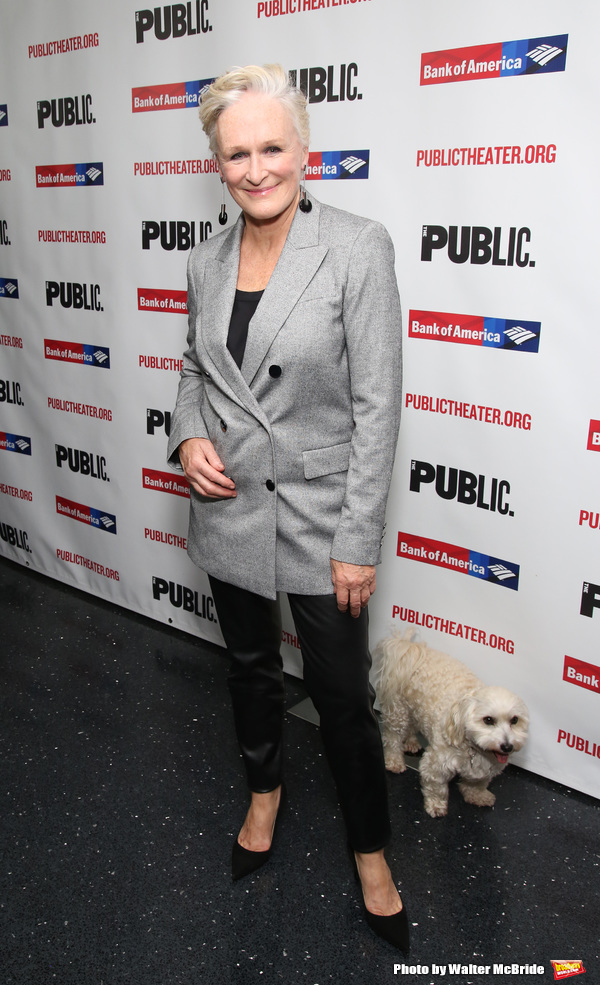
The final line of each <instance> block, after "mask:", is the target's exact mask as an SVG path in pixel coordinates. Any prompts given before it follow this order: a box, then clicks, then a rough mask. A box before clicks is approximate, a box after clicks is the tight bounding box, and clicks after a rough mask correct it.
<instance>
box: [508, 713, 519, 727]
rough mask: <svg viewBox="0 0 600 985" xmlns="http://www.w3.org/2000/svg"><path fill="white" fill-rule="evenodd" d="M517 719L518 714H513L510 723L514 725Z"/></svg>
mask: <svg viewBox="0 0 600 985" xmlns="http://www.w3.org/2000/svg"><path fill="white" fill-rule="evenodd" d="M518 721H519V718H518V715H513V717H512V718H511V720H510V724H511V725H516V724H517V722H518Z"/></svg>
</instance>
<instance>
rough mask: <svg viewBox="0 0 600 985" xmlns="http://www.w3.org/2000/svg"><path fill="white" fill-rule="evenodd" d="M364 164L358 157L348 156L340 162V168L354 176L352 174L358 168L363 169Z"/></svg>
mask: <svg viewBox="0 0 600 985" xmlns="http://www.w3.org/2000/svg"><path fill="white" fill-rule="evenodd" d="M366 163H367V162H366V161H363V160H362V158H360V157H353V156H350V157H346V158H344V160H343V161H340V167H342V168H344V169H345V170H346V171H349V172H350V174H354V172H355V171H358V169H359V168H364V166H365V164H366Z"/></svg>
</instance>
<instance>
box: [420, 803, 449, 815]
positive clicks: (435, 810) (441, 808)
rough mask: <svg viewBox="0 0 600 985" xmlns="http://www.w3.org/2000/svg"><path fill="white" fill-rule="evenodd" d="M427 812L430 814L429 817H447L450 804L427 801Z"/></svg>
mask: <svg viewBox="0 0 600 985" xmlns="http://www.w3.org/2000/svg"><path fill="white" fill-rule="evenodd" d="M425 810H426V811H427V813H428V814H429V817H446V814H447V813H448V804H442V803H440V801H439V800H426V801H425Z"/></svg>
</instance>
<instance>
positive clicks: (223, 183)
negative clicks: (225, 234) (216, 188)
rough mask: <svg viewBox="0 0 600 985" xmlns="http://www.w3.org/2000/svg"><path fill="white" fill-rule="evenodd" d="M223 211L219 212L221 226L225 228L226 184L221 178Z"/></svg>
mask: <svg viewBox="0 0 600 985" xmlns="http://www.w3.org/2000/svg"><path fill="white" fill-rule="evenodd" d="M221 197H222V201H221V211H220V212H219V225H221V226H224V225H225V223H226V222H227V212H226V211H225V182H224V180H223V178H221Z"/></svg>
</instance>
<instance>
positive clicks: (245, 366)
mask: <svg viewBox="0 0 600 985" xmlns="http://www.w3.org/2000/svg"><path fill="white" fill-rule="evenodd" d="M319 212H320V209H319V204H318V202H315V201H314V199H313V207H312V209H311V211H310V212H308V213H305V212H300V210H297V212H296V215H295V216H294V220H293V222H292V225H291V227H290V231H289V233H288V237H287V240H286V242H285V245H284V247H283V250H282V251H281V256H280V257H279V260H278V261H277V265H276V267H275V270H274V271H273V273H272V274H271V278H270V280H269V283H268V285H267V287H266V289H265V292H264V294H263V296H262V298H261V300H260V304H259V306H258V308H257V310H256V314H255V315H254V317H253V318H252V320H251V322H250V326H249V329H248V341H247V343H246V351H245V353H244V361H243V362H242V376H243V378H244V380H245V381H246V383H247V384H248V386H250V384H251V383H252V380H253V379H254V377H255V376H256V373H257V371H258V369H259V367H260V365H261V363H262V361H263V359H264V358H265V355H266V353H267V352H268V350H269V348H270V346H271V345H272V343H273V340H274V338H275V336H276V335H277V333H278V332H279V330H280V329H281V326H282V325H283V323H284V322H285V320H286V318H287V317H288V315H289V313H290V311H291V310H292V308H293V307H294V305H295V304H296V303H297V302H298V300H299V299H300V297H301V296H302V294H303V293H304V291H305V290H306V288H307V286H308V284H309V283H310V281H311V280H312V278H313V277H314V275H315V273H316V272H317V270H318V269H319V267H320V266H321V264H322V262H323V259H324V257H325V256H326V254H327V249H328V248H327V247H326V246H320V245H319ZM236 274H237V268H236Z"/></svg>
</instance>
